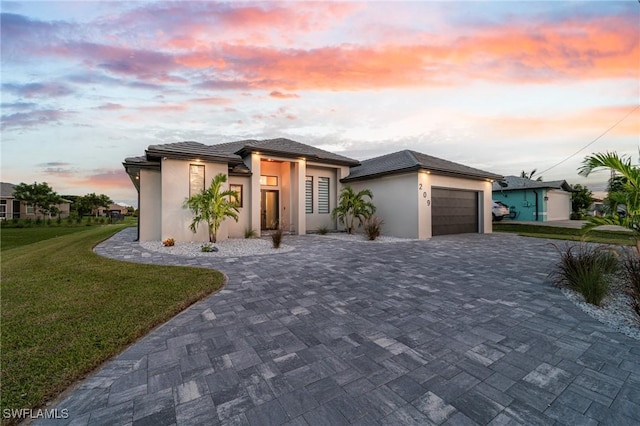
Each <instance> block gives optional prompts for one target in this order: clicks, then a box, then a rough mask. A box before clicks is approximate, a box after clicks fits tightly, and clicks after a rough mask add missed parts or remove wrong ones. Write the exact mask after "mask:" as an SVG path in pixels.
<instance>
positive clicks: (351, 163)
mask: <svg viewBox="0 0 640 426" xmlns="http://www.w3.org/2000/svg"><path fill="white" fill-rule="evenodd" d="M254 152H258V153H260V154H266V155H273V156H274V157H282V158H291V159H294V160H302V159H304V160H306V161H312V162H315V163H322V164H334V165H337V166H348V167H355V166H359V165H360V162H359V161H357V160H340V159H333V158H324V157H319V156H317V155H304V154H296V153H292V152H287V151H278V150H274V149H262V148H257V147H244V148H242V149H240V150H239V151H236V152H235V153H236V154H237V155H239V156H240V157H242V158H244V157H246V156H248V155H250V154H251V153H254Z"/></svg>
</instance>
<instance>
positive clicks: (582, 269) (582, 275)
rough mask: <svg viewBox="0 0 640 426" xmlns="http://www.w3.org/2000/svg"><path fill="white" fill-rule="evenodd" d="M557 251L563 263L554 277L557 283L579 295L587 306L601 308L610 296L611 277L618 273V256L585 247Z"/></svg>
mask: <svg viewBox="0 0 640 426" xmlns="http://www.w3.org/2000/svg"><path fill="white" fill-rule="evenodd" d="M556 249H557V250H558V252H559V253H560V262H559V263H558V265H557V266H556V269H555V271H554V272H553V273H552V277H553V280H554V283H555V284H556V285H557V286H562V287H568V288H570V289H571V290H574V291H577V292H579V293H580V294H582V296H584V299H585V301H586V302H587V303H591V304H592V305H596V306H600V304H601V303H602V299H604V297H605V296H606V295H607V294H608V292H609V282H610V280H611V279H612V275H613V274H615V273H616V272H617V271H618V269H619V264H618V257H617V255H616V253H615V252H613V251H612V250H611V249H610V248H608V247H605V246H597V247H594V246H591V245H588V244H586V243H580V244H577V245H568V246H566V247H565V248H564V249H558V248H557V247H556Z"/></svg>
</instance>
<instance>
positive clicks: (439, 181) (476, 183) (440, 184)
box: [428, 174, 493, 234]
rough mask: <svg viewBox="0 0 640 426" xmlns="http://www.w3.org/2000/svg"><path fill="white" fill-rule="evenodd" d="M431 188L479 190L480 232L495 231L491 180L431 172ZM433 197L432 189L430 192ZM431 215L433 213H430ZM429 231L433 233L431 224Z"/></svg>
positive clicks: (488, 232) (429, 195)
mask: <svg viewBox="0 0 640 426" xmlns="http://www.w3.org/2000/svg"><path fill="white" fill-rule="evenodd" d="M428 176H429V183H430V188H431V189H432V188H447V189H462V190H470V191H477V192H479V193H480V196H479V200H478V215H479V220H478V223H479V225H480V229H479V232H480V233H483V234H490V233H492V232H493V226H492V217H491V209H492V207H493V204H492V200H491V197H492V182H491V181H489V180H473V179H464V178H457V177H451V176H440V175H436V174H429V175H428ZM428 197H429V198H430V197H431V191H430V192H429V194H428ZM429 216H431V215H429ZM429 233H431V226H429Z"/></svg>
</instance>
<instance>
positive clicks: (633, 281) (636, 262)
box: [622, 249, 640, 320]
mask: <svg viewBox="0 0 640 426" xmlns="http://www.w3.org/2000/svg"><path fill="white" fill-rule="evenodd" d="M622 267H623V271H624V275H625V280H626V282H627V289H628V290H627V293H628V294H629V296H630V297H631V307H632V308H633V310H634V312H635V313H636V314H637V315H638V319H639V320H640V256H638V253H637V252H636V251H635V250H633V249H626V250H625V254H624V259H623V262H622Z"/></svg>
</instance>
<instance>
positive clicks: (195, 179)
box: [189, 164, 204, 197]
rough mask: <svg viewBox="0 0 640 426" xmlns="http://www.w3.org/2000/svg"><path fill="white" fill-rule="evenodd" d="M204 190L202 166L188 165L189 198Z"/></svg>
mask: <svg viewBox="0 0 640 426" xmlns="http://www.w3.org/2000/svg"><path fill="white" fill-rule="evenodd" d="M203 189H204V165H203V164H191V165H189V196H190V197H191V196H193V195H196V194H199V193H200V192H202V190H203Z"/></svg>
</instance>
